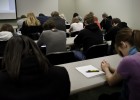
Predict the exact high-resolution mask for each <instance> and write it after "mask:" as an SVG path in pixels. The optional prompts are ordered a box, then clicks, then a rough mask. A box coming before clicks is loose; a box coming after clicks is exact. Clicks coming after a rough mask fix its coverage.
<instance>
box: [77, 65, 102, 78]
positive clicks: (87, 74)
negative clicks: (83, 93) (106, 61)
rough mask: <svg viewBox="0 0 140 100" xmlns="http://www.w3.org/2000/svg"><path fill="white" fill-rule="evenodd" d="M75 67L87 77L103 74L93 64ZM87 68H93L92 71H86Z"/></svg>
mask: <svg viewBox="0 0 140 100" xmlns="http://www.w3.org/2000/svg"><path fill="white" fill-rule="evenodd" d="M76 69H77V70H78V71H79V72H80V73H82V74H83V75H84V76H86V77H88V78H90V77H94V76H97V75H103V74H105V73H104V72H103V71H101V70H99V69H98V68H96V67H94V66H93V65H86V66H80V67H76ZM89 70H94V72H88V71H89ZM96 71H97V72H96Z"/></svg>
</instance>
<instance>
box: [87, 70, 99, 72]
mask: <svg viewBox="0 0 140 100" xmlns="http://www.w3.org/2000/svg"><path fill="white" fill-rule="evenodd" d="M87 72H99V70H87Z"/></svg>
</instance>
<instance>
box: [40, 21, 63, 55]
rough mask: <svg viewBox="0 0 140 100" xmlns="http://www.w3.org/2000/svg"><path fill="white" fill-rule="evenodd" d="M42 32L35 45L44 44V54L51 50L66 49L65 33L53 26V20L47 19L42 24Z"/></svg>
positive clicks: (59, 50)
mask: <svg viewBox="0 0 140 100" xmlns="http://www.w3.org/2000/svg"><path fill="white" fill-rule="evenodd" d="M43 27H44V31H43V32H42V34H41V36H40V37H39V40H38V42H37V45H38V46H39V47H41V46H42V45H46V54H48V53H52V52H62V51H66V33H65V32H64V31H61V30H58V29H56V28H55V22H54V21H53V20H51V19H49V20H47V21H46V22H45V24H44V25H43Z"/></svg>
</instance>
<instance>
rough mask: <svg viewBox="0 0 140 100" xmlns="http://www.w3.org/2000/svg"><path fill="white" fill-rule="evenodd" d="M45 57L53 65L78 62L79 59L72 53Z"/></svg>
mask: <svg viewBox="0 0 140 100" xmlns="http://www.w3.org/2000/svg"><path fill="white" fill-rule="evenodd" d="M46 57H47V58H48V60H49V61H50V63H51V64H53V65H58V64H64V63H70V62H75V61H79V59H78V58H76V57H75V55H74V53H73V52H72V51H64V52H54V53H49V54H47V56H46Z"/></svg>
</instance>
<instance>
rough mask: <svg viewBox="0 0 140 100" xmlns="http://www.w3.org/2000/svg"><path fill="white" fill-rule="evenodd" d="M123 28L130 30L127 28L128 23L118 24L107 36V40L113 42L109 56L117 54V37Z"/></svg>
mask: <svg viewBox="0 0 140 100" xmlns="http://www.w3.org/2000/svg"><path fill="white" fill-rule="evenodd" d="M123 28H128V26H127V23H126V22H120V23H118V24H117V26H114V27H112V28H111V29H110V31H109V32H108V33H107V34H105V37H104V38H105V40H106V41H108V40H111V46H110V49H109V54H115V53H116V51H115V46H114V44H115V38H116V35H117V32H118V31H119V30H121V29H123Z"/></svg>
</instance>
